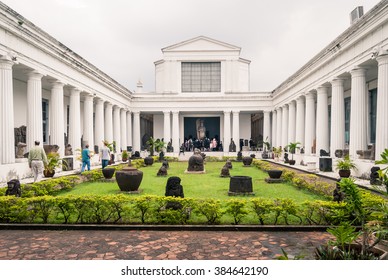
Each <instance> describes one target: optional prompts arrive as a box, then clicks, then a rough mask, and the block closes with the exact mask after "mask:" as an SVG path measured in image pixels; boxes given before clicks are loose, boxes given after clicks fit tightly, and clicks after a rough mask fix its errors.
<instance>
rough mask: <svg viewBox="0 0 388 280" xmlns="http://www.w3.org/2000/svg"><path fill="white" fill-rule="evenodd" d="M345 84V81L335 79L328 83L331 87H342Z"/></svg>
mask: <svg viewBox="0 0 388 280" xmlns="http://www.w3.org/2000/svg"><path fill="white" fill-rule="evenodd" d="M344 82H345V79H342V78H338V77H335V78H333V80H331V81H330V83H331V85H332V86H343V85H344Z"/></svg>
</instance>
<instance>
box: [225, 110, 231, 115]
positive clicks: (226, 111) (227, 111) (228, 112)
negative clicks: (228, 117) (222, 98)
mask: <svg viewBox="0 0 388 280" xmlns="http://www.w3.org/2000/svg"><path fill="white" fill-rule="evenodd" d="M231 112H232V110H224V114H230V113H231Z"/></svg>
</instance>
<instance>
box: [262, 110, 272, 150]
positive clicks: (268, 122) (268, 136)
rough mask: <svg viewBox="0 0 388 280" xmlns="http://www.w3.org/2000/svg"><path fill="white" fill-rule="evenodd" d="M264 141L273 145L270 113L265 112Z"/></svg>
mask: <svg viewBox="0 0 388 280" xmlns="http://www.w3.org/2000/svg"><path fill="white" fill-rule="evenodd" d="M263 141H265V142H269V143H271V120H270V112H269V111H264V112H263ZM263 148H264V147H263Z"/></svg>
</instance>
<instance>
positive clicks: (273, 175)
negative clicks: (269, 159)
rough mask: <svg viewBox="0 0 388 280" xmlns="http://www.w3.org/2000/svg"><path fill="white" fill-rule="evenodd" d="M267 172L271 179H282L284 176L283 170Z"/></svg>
mask: <svg viewBox="0 0 388 280" xmlns="http://www.w3.org/2000/svg"><path fill="white" fill-rule="evenodd" d="M267 172H268V175H269V177H270V178H271V179H280V176H282V173H283V170H267Z"/></svg>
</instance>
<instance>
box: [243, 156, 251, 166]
mask: <svg viewBox="0 0 388 280" xmlns="http://www.w3.org/2000/svg"><path fill="white" fill-rule="evenodd" d="M242 161H243V164H244V166H250V165H251V164H252V161H253V158H252V157H243V159H242Z"/></svg>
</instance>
